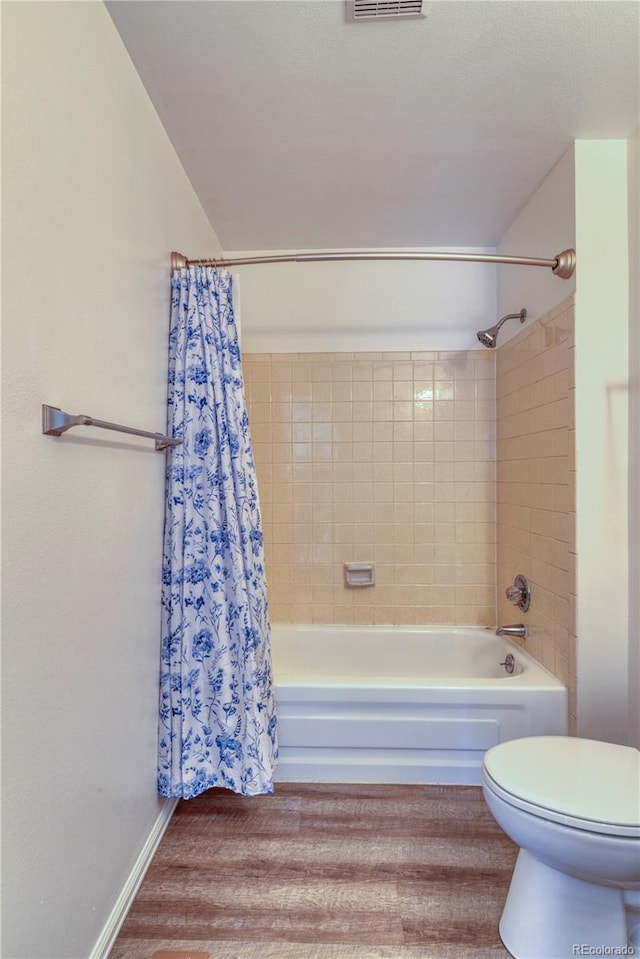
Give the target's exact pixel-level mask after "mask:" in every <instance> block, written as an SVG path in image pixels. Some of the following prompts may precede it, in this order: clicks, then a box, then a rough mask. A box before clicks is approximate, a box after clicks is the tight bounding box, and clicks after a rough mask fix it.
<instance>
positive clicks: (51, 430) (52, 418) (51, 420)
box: [42, 403, 182, 452]
mask: <svg viewBox="0 0 640 959" xmlns="http://www.w3.org/2000/svg"><path fill="white" fill-rule="evenodd" d="M74 426H98V427H100V429H102V430H115V432H116V433H130V434H131V435H132V436H148V437H149V439H152V440H155V444H156V452H161V451H162V450H166V449H168V448H169V447H170V446H180V444H181V443H182V440H176V439H172V437H170V436H164V435H163V434H162V433H150V432H149V431H148V430H137V429H134V428H133V427H131V426H120V425H119V424H118V423H108V422H107V421H106V420H97V419H96V418H95V417H94V416H85V415H84V414H83V413H80V414H79V415H78V416H73V415H72V414H71V413H65V412H63V410H61V409H58V407H57V406H47V405H46V404H45V403H43V404H42V432H43V433H44V434H46V435H47V436H62V434H63V433H66V431H67V430H70V429H72V427H74Z"/></svg>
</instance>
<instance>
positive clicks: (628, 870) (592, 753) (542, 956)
mask: <svg viewBox="0 0 640 959" xmlns="http://www.w3.org/2000/svg"><path fill="white" fill-rule="evenodd" d="M482 789H483V793H484V798H485V801H486V803H487V805H488V807H489V809H490V811H491V813H492V815H493V817H494V819H495V820H496V822H497V823H498V824H499V825H500V826H501V827H502V829H504V831H505V832H506V833H507V835H508V836H510V837H511V839H513V841H514V842H515V843H517V844H518V846H520V852H519V854H518V859H517V861H516V866H515V869H514V872H513V877H512V879H511V885H510V887H509V893H508V895H507V900H506V903H505V906H504V910H503V913H502V918H501V919H500V937H501V939H502V941H503V943H504V945H505V946H506V948H507V949H508V950H509V952H510V953H511V955H512V956H513V957H514V959H567V957H570V956H575V955H587V954H589V955H640V752H639V751H638V750H637V749H633V748H632V747H629V746H617V745H614V744H611V743H602V742H598V741H596V740H591V739H576V738H574V737H570V736H531V737H529V738H525V739H514V740H511V741H509V742H505V743H501V744H500V745H499V746H494V747H493V748H492V749H489V750H487V752H486V753H485V757H484V764H483V768H482ZM605 947H606V948H609V949H610V951H609V952H607V951H603V950H604V949H605ZM633 947H635V949H634V948H633ZM593 948H596V949H597V950H599V951H598V952H588V951H585V950H589V949H593ZM581 950H582V951H581ZM622 950H624V951H622Z"/></svg>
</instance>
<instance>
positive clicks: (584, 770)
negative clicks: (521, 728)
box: [484, 736, 640, 826]
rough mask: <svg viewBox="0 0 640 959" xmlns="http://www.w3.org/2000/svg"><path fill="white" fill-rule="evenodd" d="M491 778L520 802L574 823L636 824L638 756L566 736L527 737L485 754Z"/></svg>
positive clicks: (639, 821)
mask: <svg viewBox="0 0 640 959" xmlns="http://www.w3.org/2000/svg"><path fill="white" fill-rule="evenodd" d="M484 766H485V769H486V770H487V772H488V773H489V775H490V776H491V778H492V779H493V780H494V781H495V782H496V783H497V784H498V785H499V786H501V787H502V788H503V789H504V790H506V791H507V792H508V793H511V794H512V795H513V796H515V797H516V798H519V799H524V800H526V801H527V802H529V803H533V804H535V805H536V806H540V807H541V808H542V809H549V810H552V811H554V812H558V813H562V814H564V815H567V816H572V817H575V818H576V819H584V820H590V821H592V822H602V823H612V824H616V825H620V826H638V825H640V752H639V751H638V750H637V749H634V748H633V747H631V746H618V745H615V744H613V743H602V742H599V741H597V740H594V739H576V738H574V737H571V736H530V737H528V738H525V739H513V740H510V741H509V742H506V743H501V744H500V745H499V746H494V747H493V748H492V749H489V750H487V752H486V753H485V757H484Z"/></svg>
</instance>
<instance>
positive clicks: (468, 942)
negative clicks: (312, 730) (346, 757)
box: [109, 784, 517, 959]
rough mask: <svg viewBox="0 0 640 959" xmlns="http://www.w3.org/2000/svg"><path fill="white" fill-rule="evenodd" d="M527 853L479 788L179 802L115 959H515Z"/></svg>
mask: <svg viewBox="0 0 640 959" xmlns="http://www.w3.org/2000/svg"><path fill="white" fill-rule="evenodd" d="M516 853H517V847H516V846H514V844H513V843H512V842H511V841H510V840H509V839H508V838H507V837H506V836H505V835H504V833H503V832H502V831H501V830H500V828H499V827H498V826H497V825H496V823H495V822H494V820H493V819H492V817H491V815H490V813H489V812H488V810H487V808H486V806H485V803H484V800H483V798H482V791H481V789H480V788H479V787H476V786H386V785H371V786H368V785H334V784H278V785H277V786H276V791H275V793H274V794H273V795H272V796H262V797H258V798H253V799H245V798H243V797H241V796H236V795H234V794H233V793H229V792H227V791H226V790H219V789H211V790H209V791H208V792H206V793H204V794H203V795H202V796H199V797H198V798H197V799H192V800H189V801H187V802H184V801H182V802H180V803H179V804H178V807H177V809H176V812H175V813H174V815H173V818H172V820H171V823H170V824H169V828H168V829H167V831H166V833H165V835H164V837H163V839H162V842H161V843H160V846H159V848H158V851H157V852H156V855H155V857H154V859H153V862H152V863H151V866H150V868H149V871H148V872H147V875H146V877H145V879H144V882H143V883H142V885H141V887H140V889H139V891H138V895H137V897H136V899H135V901H134V903H133V906H132V908H131V910H130V912H129V915H128V917H127V919H126V921H125V923H124V925H123V927H122V929H121V931H120V935H119V937H118V939H117V941H116V943H115V945H114V948H113V949H112V951H111V954H110V957H109V959H151V957H152V956H153V953H154V952H156V951H160V950H170V949H175V950H178V949H184V950H189V949H192V950H198V951H205V952H208V953H209V954H210V957H211V959H465V957H466V956H469V957H472V959H505V957H508V956H509V953H508V952H507V951H506V950H505V948H504V946H502V944H501V942H500V938H499V936H498V920H499V918H500V913H501V911H502V907H503V904H504V900H505V896H506V893H507V889H508V886H509V881H510V878H511V872H512V870H513V866H514V863H515V859H516Z"/></svg>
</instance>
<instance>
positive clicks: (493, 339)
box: [477, 308, 527, 350]
mask: <svg viewBox="0 0 640 959" xmlns="http://www.w3.org/2000/svg"><path fill="white" fill-rule="evenodd" d="M516 318H519V319H520V322H521V323H524V321H525V320H526V318H527V311H526V310H525V309H524V308H523V309H521V310H520V312H519V313H507V315H506V316H503V317H502V319H501V320H499V321H498V322H497V323H496V325H495V326H490V327H489V329H488V330H478V334H477V335H478V339H479V340H480V342H481V343H482V345H483V346H486V347H487V349H489V350H495V348H496V343H497V342H498V330H499V329H500V327H501V326H502V324H503V323H506V322H507V320H515V319H516Z"/></svg>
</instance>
